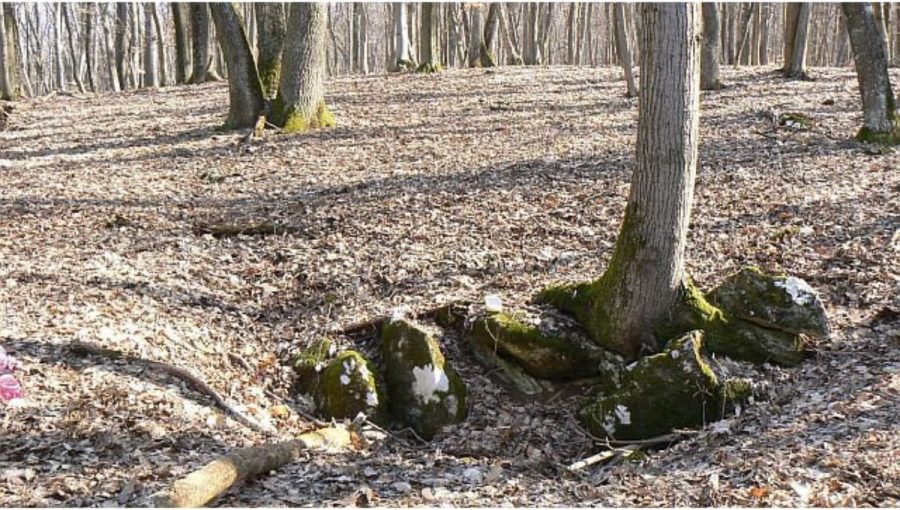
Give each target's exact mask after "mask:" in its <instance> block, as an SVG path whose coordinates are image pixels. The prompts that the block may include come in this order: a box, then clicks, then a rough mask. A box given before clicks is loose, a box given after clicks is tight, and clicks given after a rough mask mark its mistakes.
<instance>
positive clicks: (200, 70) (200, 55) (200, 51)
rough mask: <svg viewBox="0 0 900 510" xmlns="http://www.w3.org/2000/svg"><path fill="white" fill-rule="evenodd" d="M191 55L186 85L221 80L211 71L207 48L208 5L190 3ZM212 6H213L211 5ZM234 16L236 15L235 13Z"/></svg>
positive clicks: (210, 60) (208, 49)
mask: <svg viewBox="0 0 900 510" xmlns="http://www.w3.org/2000/svg"><path fill="white" fill-rule="evenodd" d="M189 5H190V17H191V54H192V57H193V59H192V61H193V62H192V65H191V68H192V74H191V78H190V79H189V80H188V83H203V82H207V81H216V80H219V79H221V78H220V77H219V76H218V75H217V74H216V72H215V71H213V70H212V59H211V57H210V48H209V5H208V4H205V3H201V2H196V3H191V4H189ZM213 5H214V4H213ZM235 14H236V13H235Z"/></svg>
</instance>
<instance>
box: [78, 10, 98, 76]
mask: <svg viewBox="0 0 900 510" xmlns="http://www.w3.org/2000/svg"><path fill="white" fill-rule="evenodd" d="M82 9H83V10H82V16H81V22H82V25H84V39H83V47H82V52H83V53H84V61H85V70H86V71H87V73H86V74H87V85H88V88H89V89H90V90H91V92H96V91H97V82H96V80H94V66H95V65H96V62H95V59H94V49H95V46H94V32H95V30H94V18H96V17H97V3H96V2H90V3H87V4H84V6H83V7H82Z"/></svg>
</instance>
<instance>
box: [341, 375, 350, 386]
mask: <svg viewBox="0 0 900 510" xmlns="http://www.w3.org/2000/svg"><path fill="white" fill-rule="evenodd" d="M340 379H341V384H343V385H344V386H347V385H348V384H350V376H349V375H347V374H341V377H340Z"/></svg>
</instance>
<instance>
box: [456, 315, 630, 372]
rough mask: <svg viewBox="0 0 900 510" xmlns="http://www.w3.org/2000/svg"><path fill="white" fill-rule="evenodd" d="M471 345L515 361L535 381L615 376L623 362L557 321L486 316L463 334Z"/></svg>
mask: <svg viewBox="0 0 900 510" xmlns="http://www.w3.org/2000/svg"><path fill="white" fill-rule="evenodd" d="M466 335H467V336H468V337H469V338H470V341H472V342H475V343H477V344H479V345H481V346H483V347H485V348H487V349H490V350H493V351H498V352H500V353H502V354H503V355H505V356H506V357H508V358H510V359H512V360H515V361H516V362H517V363H518V364H519V365H521V366H522V368H523V369H524V370H525V371H526V372H527V373H528V374H530V375H532V376H534V377H540V378H543V379H572V378H578V377H590V376H593V375H597V374H607V373H609V374H618V373H619V372H620V371H621V367H622V359H621V358H620V357H619V356H617V355H615V354H612V353H610V352H608V351H606V350H604V349H600V348H597V347H596V346H594V345H592V344H591V342H590V341H589V340H588V339H587V338H584V337H582V336H581V335H579V334H578V333H577V332H576V331H573V330H571V329H569V328H565V327H563V326H562V325H561V324H559V323H557V322H556V321H549V320H545V318H544V317H540V318H538V319H537V324H531V323H528V322H526V321H525V320H524V316H517V315H513V314H508V313H493V314H487V315H485V316H483V317H480V318H478V319H477V320H475V321H474V322H472V323H471V325H470V326H469V327H468V329H467V330H466Z"/></svg>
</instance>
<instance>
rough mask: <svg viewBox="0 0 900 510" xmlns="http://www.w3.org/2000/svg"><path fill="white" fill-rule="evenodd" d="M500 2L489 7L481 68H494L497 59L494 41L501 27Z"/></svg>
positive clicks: (483, 39) (482, 46)
mask: <svg viewBox="0 0 900 510" xmlns="http://www.w3.org/2000/svg"><path fill="white" fill-rule="evenodd" d="M500 7H501V4H500V2H491V5H490V7H488V14H487V20H486V21H485V23H484V36H483V38H482V41H483V42H482V45H481V66H482V67H494V66H495V65H497V59H496V57H495V55H494V52H493V48H494V40H495V39H496V38H497V30H498V27H499V25H500Z"/></svg>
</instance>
